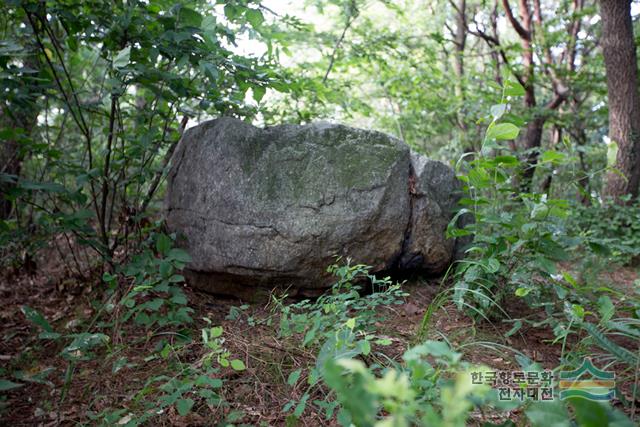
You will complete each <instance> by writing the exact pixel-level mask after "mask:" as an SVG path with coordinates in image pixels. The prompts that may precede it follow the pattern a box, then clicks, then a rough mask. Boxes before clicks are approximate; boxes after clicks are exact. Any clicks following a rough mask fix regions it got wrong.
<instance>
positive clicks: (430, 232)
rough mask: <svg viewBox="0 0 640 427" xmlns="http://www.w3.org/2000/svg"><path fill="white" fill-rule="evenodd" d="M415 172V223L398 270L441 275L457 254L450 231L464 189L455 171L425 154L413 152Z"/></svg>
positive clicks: (411, 185)
mask: <svg viewBox="0 0 640 427" xmlns="http://www.w3.org/2000/svg"><path fill="white" fill-rule="evenodd" d="M411 169H412V171H411V172H412V173H411V179H410V189H409V191H410V193H411V196H412V197H411V220H410V223H409V229H408V231H407V238H406V240H405V242H404V247H403V250H402V256H401V257H400V259H399V261H398V269H399V270H419V271H425V272H427V273H440V272H442V271H443V270H444V269H446V268H447V267H448V266H449V264H450V263H451V260H452V257H453V254H454V247H455V243H456V242H455V240H454V239H447V238H446V230H447V226H448V225H449V221H450V220H451V218H452V217H453V216H454V215H455V209H456V206H457V202H458V200H459V199H460V194H461V192H460V190H461V186H460V183H459V181H458V180H457V179H456V177H455V173H454V172H453V169H451V168H450V167H449V166H447V165H445V164H444V163H442V162H438V161H435V160H431V159H429V158H427V157H425V156H423V155H420V154H417V153H411Z"/></svg>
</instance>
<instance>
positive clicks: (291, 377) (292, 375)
mask: <svg viewBox="0 0 640 427" xmlns="http://www.w3.org/2000/svg"><path fill="white" fill-rule="evenodd" d="M300 374H302V369H296V370H295V371H293V372H291V373H290V374H289V377H288V378H287V384H289V385H290V386H293V385H295V383H297V382H298V379H299V378H300Z"/></svg>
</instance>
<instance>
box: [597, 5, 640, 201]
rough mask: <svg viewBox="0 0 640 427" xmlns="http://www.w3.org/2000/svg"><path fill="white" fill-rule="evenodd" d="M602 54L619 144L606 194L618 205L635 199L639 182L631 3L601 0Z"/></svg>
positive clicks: (612, 132) (639, 112) (638, 100)
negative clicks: (628, 196)
mask: <svg viewBox="0 0 640 427" xmlns="http://www.w3.org/2000/svg"><path fill="white" fill-rule="evenodd" d="M600 15H601V17H602V40H601V45H602V51H603V54H604V62H605V67H606V71H607V89H608V93H609V138H611V140H612V141H614V142H615V143H617V144H618V155H617V158H616V168H617V169H618V171H619V172H620V173H622V175H624V177H623V176H620V173H614V172H610V173H609V174H608V176H607V183H606V188H605V194H606V195H608V196H611V197H613V198H614V199H615V200H617V201H618V202H619V201H620V197H621V196H623V195H625V194H631V195H632V196H633V197H634V198H636V197H638V184H639V183H640V95H639V94H638V65H637V59H636V47H635V43H634V38H633V26H632V22H631V0H600Z"/></svg>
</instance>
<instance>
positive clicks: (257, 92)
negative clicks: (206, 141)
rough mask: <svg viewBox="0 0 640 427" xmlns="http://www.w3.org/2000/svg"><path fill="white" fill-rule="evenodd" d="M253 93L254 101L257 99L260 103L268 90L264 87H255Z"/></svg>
mask: <svg viewBox="0 0 640 427" xmlns="http://www.w3.org/2000/svg"><path fill="white" fill-rule="evenodd" d="M252 91H253V99H255V100H256V102H258V103H259V102H260V101H262V98H263V97H264V94H265V93H266V92H267V89H266V88H264V87H262V86H253V87H252Z"/></svg>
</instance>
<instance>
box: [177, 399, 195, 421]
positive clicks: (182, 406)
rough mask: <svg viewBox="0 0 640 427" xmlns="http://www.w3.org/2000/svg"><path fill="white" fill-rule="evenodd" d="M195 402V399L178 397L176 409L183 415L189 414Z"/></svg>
mask: <svg viewBox="0 0 640 427" xmlns="http://www.w3.org/2000/svg"><path fill="white" fill-rule="evenodd" d="M194 403H195V402H194V401H193V399H178V400H177V401H176V409H178V414H180V415H181V416H183V417H184V416H185V415H187V414H188V413H189V412H191V408H193V404H194Z"/></svg>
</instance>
